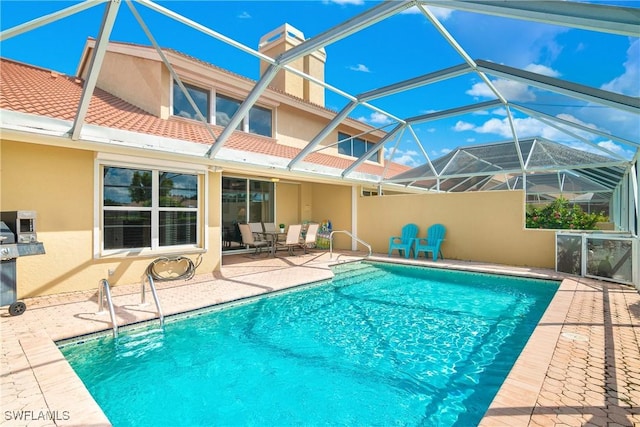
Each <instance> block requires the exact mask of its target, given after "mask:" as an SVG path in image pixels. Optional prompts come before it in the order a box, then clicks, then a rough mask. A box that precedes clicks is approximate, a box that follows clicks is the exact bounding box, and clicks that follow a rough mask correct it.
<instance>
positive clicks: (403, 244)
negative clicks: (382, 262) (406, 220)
mask: <svg viewBox="0 0 640 427" xmlns="http://www.w3.org/2000/svg"><path fill="white" fill-rule="evenodd" d="M401 233H402V235H401V236H393V237H390V238H389V256H391V252H392V251H393V250H394V249H397V250H398V254H400V255H402V253H403V252H404V257H405V258H409V252H411V245H413V239H414V238H415V237H416V236H417V235H418V226H417V225H415V224H406V225H404V226H403V227H402V232H401Z"/></svg>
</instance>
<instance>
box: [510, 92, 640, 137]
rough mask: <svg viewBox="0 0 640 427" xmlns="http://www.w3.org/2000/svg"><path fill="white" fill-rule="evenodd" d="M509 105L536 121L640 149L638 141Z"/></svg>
mask: <svg viewBox="0 0 640 427" xmlns="http://www.w3.org/2000/svg"><path fill="white" fill-rule="evenodd" d="M509 105H511V107H512V108H514V109H516V110H520V111H522V112H523V113H525V114H528V115H530V116H532V117H535V118H537V119H540V118H545V119H548V120H550V121H552V122H555V123H560V124H563V125H566V126H569V127H572V128H576V129H580V130H583V131H585V132H589V133H592V134H594V135H600V136H601V137H603V138H610V139H611V140H612V141H617V142H620V143H622V144H625V145H634V146H636V147H640V141H630V140H628V139H624V138H620V137H617V136H615V135H612V134H610V133H606V132H602V131H601V130H598V129H595V128H591V127H588V126H585V125H583V124H580V123H575V122H571V121H569V120H565V119H561V118H560V117H555V116H551V115H549V114H546V113H542V112H540V111H538V110H534V109H531V108H528V107H525V106H523V105H519V104H514V103H511V104H509Z"/></svg>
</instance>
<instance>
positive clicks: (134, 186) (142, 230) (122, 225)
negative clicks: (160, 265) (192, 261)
mask: <svg viewBox="0 0 640 427" xmlns="http://www.w3.org/2000/svg"><path fill="white" fill-rule="evenodd" d="M102 177H103V182H102V194H103V196H102V217H103V223H102V235H103V249H104V250H118V249H152V250H153V249H161V248H166V247H171V246H196V245H197V244H198V231H199V222H198V207H199V203H198V202H199V201H198V194H199V192H198V181H199V180H198V175H195V174H187V173H182V172H172V171H166V170H160V169H152V168H140V169H132V168H124V167H114V166H103V168H102Z"/></svg>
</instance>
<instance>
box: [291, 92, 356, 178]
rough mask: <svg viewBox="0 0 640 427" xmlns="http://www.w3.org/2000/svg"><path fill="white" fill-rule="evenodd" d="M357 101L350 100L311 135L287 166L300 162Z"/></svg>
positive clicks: (353, 107) (346, 114) (335, 126)
mask: <svg viewBox="0 0 640 427" xmlns="http://www.w3.org/2000/svg"><path fill="white" fill-rule="evenodd" d="M357 106H358V103H357V102H356V101H351V102H350V103H348V104H347V105H346V106H345V107H344V108H343V109H342V110H340V112H339V113H338V114H336V115H335V117H334V118H333V119H331V121H330V122H329V123H328V124H327V125H326V126H325V127H324V129H322V130H321V131H320V132H319V133H318V134H317V135H316V136H314V137H313V139H312V140H311V141H309V143H308V144H307V145H306V146H305V147H304V148H303V149H302V151H300V153H298V155H297V156H296V157H294V158H293V160H291V161H290V162H289V164H288V165H287V168H288V169H289V170H291V169H292V168H293V167H294V166H295V165H296V164H298V163H299V162H301V161H302V160H303V159H304V158H305V157H307V156H308V155H309V153H311V151H313V149H314V148H316V146H317V145H318V144H320V143H321V142H322V141H323V140H324V139H325V138H326V137H327V136H329V134H330V133H331V132H332V131H333V130H334V129H335V128H337V127H338V125H339V124H340V123H341V122H342V121H343V120H344V119H345V118H346V117H347V116H348V115H349V113H351V112H352V111H353V110H354V109H355V108H356V107H357Z"/></svg>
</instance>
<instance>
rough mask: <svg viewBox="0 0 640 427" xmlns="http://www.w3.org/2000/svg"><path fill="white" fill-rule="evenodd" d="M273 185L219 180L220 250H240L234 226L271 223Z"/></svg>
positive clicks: (230, 179)
mask: <svg viewBox="0 0 640 427" xmlns="http://www.w3.org/2000/svg"><path fill="white" fill-rule="evenodd" d="M274 202H275V185H274V183H273V182H271V181H261V180H255V179H247V178H234V177H223V178H222V250H223V251H230V250H237V249H244V248H245V247H244V245H243V244H242V237H241V236H240V230H239V229H238V224H239V223H243V222H247V223H248V222H273V220H274V212H275V206H274Z"/></svg>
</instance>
